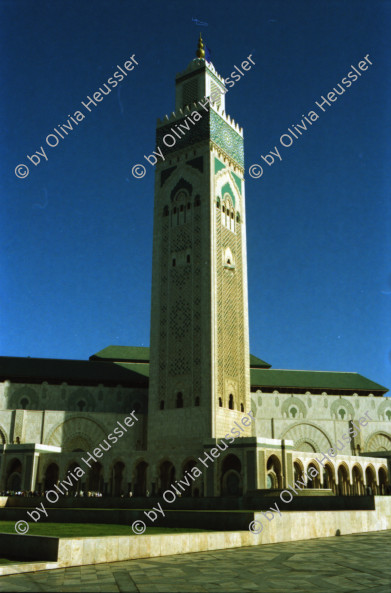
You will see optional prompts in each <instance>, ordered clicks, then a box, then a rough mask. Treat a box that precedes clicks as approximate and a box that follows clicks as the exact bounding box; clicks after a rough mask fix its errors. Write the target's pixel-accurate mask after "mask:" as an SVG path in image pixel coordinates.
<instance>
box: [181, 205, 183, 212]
mask: <svg viewBox="0 0 391 593" xmlns="http://www.w3.org/2000/svg"><path fill="white" fill-rule="evenodd" d="M180 211H181V212H183V204H181V207H180Z"/></svg>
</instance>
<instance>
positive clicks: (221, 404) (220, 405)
mask: <svg viewBox="0 0 391 593" xmlns="http://www.w3.org/2000/svg"><path fill="white" fill-rule="evenodd" d="M222 407H223V400H222V399H221V397H219V408H222Z"/></svg>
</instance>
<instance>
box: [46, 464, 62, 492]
mask: <svg viewBox="0 0 391 593" xmlns="http://www.w3.org/2000/svg"><path fill="white" fill-rule="evenodd" d="M58 476H59V469H58V465H57V463H51V464H50V465H48V467H47V468H46V472H45V478H44V490H53V488H54V486H55V485H56V484H57V482H58Z"/></svg>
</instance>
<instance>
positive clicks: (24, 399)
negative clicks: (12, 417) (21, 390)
mask: <svg viewBox="0 0 391 593" xmlns="http://www.w3.org/2000/svg"><path fill="white" fill-rule="evenodd" d="M28 405H29V400H28V398H27V397H22V399H21V400H20V407H21V408H22V410H26V409H27V406H28Z"/></svg>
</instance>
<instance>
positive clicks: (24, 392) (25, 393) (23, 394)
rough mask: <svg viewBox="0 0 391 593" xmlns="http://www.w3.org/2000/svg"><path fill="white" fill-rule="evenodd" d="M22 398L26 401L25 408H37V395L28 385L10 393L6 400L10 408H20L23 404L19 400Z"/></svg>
mask: <svg viewBox="0 0 391 593" xmlns="http://www.w3.org/2000/svg"><path fill="white" fill-rule="evenodd" d="M23 399H26V400H27V401H28V404H27V409H29V410H37V409H39V395H38V394H37V392H36V391H35V390H34V389H33V388H32V387H28V386H25V387H19V388H17V389H16V390H15V391H14V392H13V393H12V395H11V396H10V398H9V400H8V407H9V408H11V409H12V408H14V409H19V410H20V409H22V408H23V406H22V404H21V402H22V400H23Z"/></svg>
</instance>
